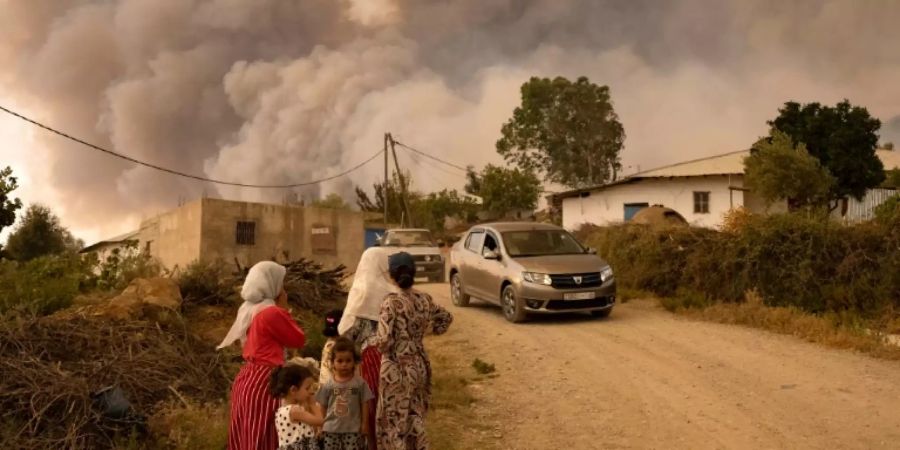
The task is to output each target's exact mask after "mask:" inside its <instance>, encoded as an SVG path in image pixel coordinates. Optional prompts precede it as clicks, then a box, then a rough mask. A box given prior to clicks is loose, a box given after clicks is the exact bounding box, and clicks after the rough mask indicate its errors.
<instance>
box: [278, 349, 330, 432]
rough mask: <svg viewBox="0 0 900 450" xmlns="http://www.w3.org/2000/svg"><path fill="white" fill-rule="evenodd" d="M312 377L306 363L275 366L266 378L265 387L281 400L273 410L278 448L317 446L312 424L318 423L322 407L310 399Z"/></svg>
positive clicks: (319, 422) (321, 419)
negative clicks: (267, 378)
mask: <svg viewBox="0 0 900 450" xmlns="http://www.w3.org/2000/svg"><path fill="white" fill-rule="evenodd" d="M315 382H316V380H315V378H314V377H313V374H312V372H310V370H309V369H307V368H306V367H303V366H300V365H295V364H290V365H286V366H282V367H277V368H275V370H273V371H272V376H271V378H270V379H269V390H270V391H271V393H272V395H273V396H275V397H278V398H280V399H281V401H282V406H281V407H280V408H278V410H277V411H276V412H275V428H276V430H277V431H278V450H318V449H319V445H318V441H317V440H316V431H315V428H314V427H318V426H322V423H323V418H322V410H321V409H320V408H319V407H318V405H316V404H313V403H312V402H311V401H310V400H311V399H312V396H313V385H314V384H315Z"/></svg>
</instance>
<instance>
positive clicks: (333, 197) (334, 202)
mask: <svg viewBox="0 0 900 450" xmlns="http://www.w3.org/2000/svg"><path fill="white" fill-rule="evenodd" d="M311 206H313V207H316V208H325V209H341V210H350V209H353V207H352V206H350V204H348V203H347V202H345V201H344V198H343V197H341V196H340V195H339V194H336V193H334V192H332V193H331V194H328V196H327V197H325V198H323V199H319V200H316V201H314V202H312V205H311Z"/></svg>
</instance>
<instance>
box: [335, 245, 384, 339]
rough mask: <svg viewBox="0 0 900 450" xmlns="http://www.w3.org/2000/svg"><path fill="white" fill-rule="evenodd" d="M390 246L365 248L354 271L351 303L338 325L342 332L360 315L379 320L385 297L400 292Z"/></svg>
mask: <svg viewBox="0 0 900 450" xmlns="http://www.w3.org/2000/svg"><path fill="white" fill-rule="evenodd" d="M389 254H390V253H389V252H388V249H386V248H383V247H371V248H369V249H367V250H366V251H364V252H363V254H362V257H361V258H360V259H359V265H358V266H357V267H356V273H355V274H354V275H353V285H352V286H350V294H349V295H347V307H346V308H344V315H343V317H341V323H340V324H339V325H338V332H339V333H340V334H342V335H343V334H344V333H346V332H347V330H349V329H350V328H351V327H352V326H353V323H354V322H356V319H357V318H363V319H369V320H378V318H379V315H380V314H381V301H382V300H384V298H385V297H387V295H388V294H390V293H392V292H399V288H397V286H396V285H394V283H392V282H391V280H390V278H389V275H388V255H389Z"/></svg>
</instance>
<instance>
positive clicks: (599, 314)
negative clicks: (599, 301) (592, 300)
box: [591, 308, 612, 319]
mask: <svg viewBox="0 0 900 450" xmlns="http://www.w3.org/2000/svg"><path fill="white" fill-rule="evenodd" d="M611 312H612V308H609V309H598V310H597V311H591V315H592V316H594V317H596V318H598V319H602V318H604V317H609V314H610V313H611Z"/></svg>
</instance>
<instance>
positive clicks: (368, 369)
mask: <svg viewBox="0 0 900 450" xmlns="http://www.w3.org/2000/svg"><path fill="white" fill-rule="evenodd" d="M360 369H361V370H360V371H361V372H362V374H361V375H362V378H363V380H366V384H368V385H369V389H370V390H371V391H372V395H374V396H375V398H373V399H372V401H370V402H369V405H368V406H369V435H368V436H366V438H367V439H366V440H367V441H368V443H369V447H368V450H378V448H377V447H378V446H377V439H376V435H375V412H376V411H377V410H378V409H377V408H378V382H379V380H380V379H381V352H379V351H378V348H376V347H375V346H374V345H370V346H368V347H366V349H365V350H363V352H362V366H361V367H360Z"/></svg>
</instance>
